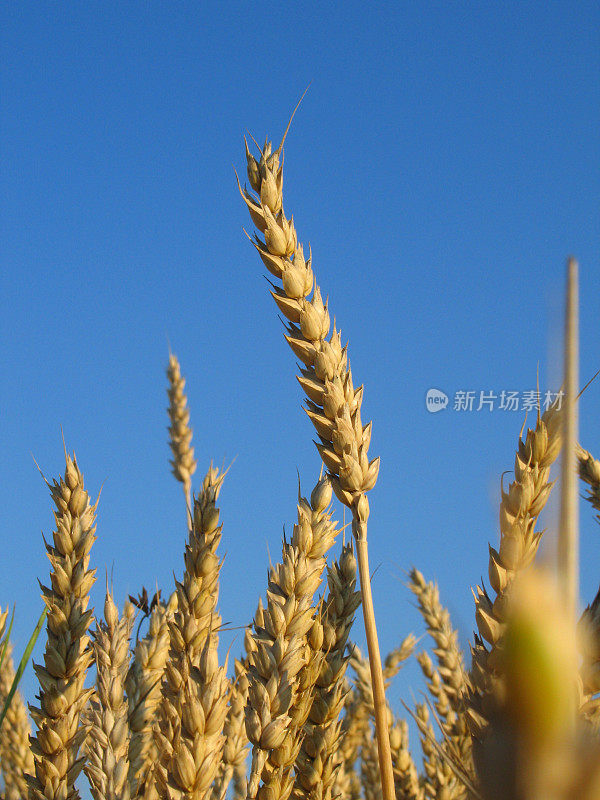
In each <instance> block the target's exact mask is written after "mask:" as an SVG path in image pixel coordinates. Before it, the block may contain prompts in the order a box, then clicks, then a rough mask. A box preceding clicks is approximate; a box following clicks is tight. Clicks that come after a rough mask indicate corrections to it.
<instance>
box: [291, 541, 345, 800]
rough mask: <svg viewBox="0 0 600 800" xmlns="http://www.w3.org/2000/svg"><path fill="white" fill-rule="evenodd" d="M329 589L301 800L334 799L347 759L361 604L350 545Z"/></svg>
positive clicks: (298, 783)
mask: <svg viewBox="0 0 600 800" xmlns="http://www.w3.org/2000/svg"><path fill="white" fill-rule="evenodd" d="M327 572H328V575H327V581H328V585H329V591H328V594H327V596H326V598H325V601H324V605H323V609H322V628H323V641H322V643H321V651H322V654H323V658H322V666H321V670H320V673H319V676H318V678H317V682H316V687H315V692H314V695H313V700H312V705H311V709H310V713H309V716H308V720H307V721H306V723H305V724H304V737H303V739H302V745H301V748H300V753H299V755H298V758H297V759H296V778H295V782H294V789H293V792H292V796H293V797H294V798H295V799H296V800H303V798H311V800H331V797H332V796H334V794H333V792H334V783H335V778H336V774H337V772H338V770H339V768H340V766H341V764H342V756H341V753H339V752H338V745H339V741H340V732H341V719H340V712H341V711H342V708H343V706H344V699H345V694H346V687H345V684H346V680H345V676H346V663H347V657H346V656H345V650H346V644H347V642H348V636H349V634H350V629H351V627H352V622H353V620H354V613H355V611H356V609H357V608H358V606H359V605H360V592H357V591H356V559H355V557H354V550H353V548H352V546H351V545H346V546H345V547H344V548H343V549H342V553H341V556H340V559H339V561H336V562H334V563H333V565H332V567H330V568H328V570H327Z"/></svg>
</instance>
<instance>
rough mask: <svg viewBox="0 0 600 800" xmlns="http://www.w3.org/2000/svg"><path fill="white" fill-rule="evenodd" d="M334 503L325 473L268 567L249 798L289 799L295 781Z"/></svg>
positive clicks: (249, 721)
mask: <svg viewBox="0 0 600 800" xmlns="http://www.w3.org/2000/svg"><path fill="white" fill-rule="evenodd" d="M330 502H331V483H330V482H329V480H328V479H326V478H323V479H321V480H320V481H319V483H318V484H317V485H316V486H315V489H314V490H313V492H312V494H311V499H310V502H309V501H308V500H306V499H304V498H302V497H299V500H298V506H297V510H298V522H297V524H296V525H294V530H293V535H292V539H291V542H289V543H288V542H285V541H284V545H283V553H282V561H281V563H279V564H278V565H277V566H275V567H272V568H271V570H270V574H269V584H268V590H267V607H266V608H265V609H263V608H262V607H260V608H259V612H258V614H257V616H256V617H255V621H254V634H253V636H252V639H253V642H252V643H249V646H248V648H247V649H248V651H249V652H248V662H249V670H248V677H249V681H250V686H249V693H248V698H249V702H248V704H247V706H246V733H247V735H248V739H249V740H250V742H251V744H252V764H251V769H250V777H249V781H248V790H247V796H248V798H255V797H257V798H258V800H267V798H268V799H269V800H286V798H287V797H289V795H290V792H291V791H292V788H293V775H292V769H293V766H294V762H295V761H296V758H297V756H298V753H299V751H300V744H301V738H302V726H303V725H304V723H305V722H306V718H307V716H308V714H309V712H310V709H311V705H312V692H313V688H314V684H315V682H316V680H317V678H318V675H319V672H320V667H321V660H322V659H321V657H320V652H321V644H322V641H323V627H322V625H321V623H320V621H319V619H318V617H317V616H316V615H315V609H314V608H313V605H312V602H313V595H314V594H315V592H316V590H317V588H318V587H319V584H320V581H321V574H322V572H323V569H324V566H325V558H324V556H325V553H326V552H327V550H328V549H329V548H330V547H331V545H332V544H333V541H334V539H335V535H336V533H337V530H336V527H335V523H334V522H333V521H332V520H331V512H330V510H329V504H330ZM261 782H262V783H261Z"/></svg>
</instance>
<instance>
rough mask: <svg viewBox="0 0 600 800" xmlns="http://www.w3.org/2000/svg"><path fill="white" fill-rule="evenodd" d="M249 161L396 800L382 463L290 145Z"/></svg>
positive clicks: (255, 215) (388, 789)
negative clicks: (376, 563) (345, 524)
mask: <svg viewBox="0 0 600 800" xmlns="http://www.w3.org/2000/svg"><path fill="white" fill-rule="evenodd" d="M290 122H291V120H290ZM288 128H289V126H288ZM286 133H287V132H286ZM283 139H285V135H284V137H283ZM280 159H281V162H280ZM246 160H247V172H248V178H249V181H250V185H251V187H252V189H253V190H254V191H255V192H256V194H257V198H254V197H253V196H252V195H251V194H250V193H249V192H248V191H246V190H245V189H242V187H241V186H240V187H239V188H240V193H241V195H242V197H243V199H244V201H245V203H246V205H247V207H248V211H249V213H250V216H251V218H252V221H253V222H254V224H255V225H256V227H257V228H258V230H259V231H260V232H261V233H262V234H264V241H263V240H262V239H260V238H259V237H258V236H256V237H255V239H254V240H253V244H254V246H255V247H256V249H257V250H258V253H259V255H260V257H261V259H262V260H263V263H264V264H265V266H266V267H267V269H268V270H269V271H270V272H271V273H272V274H273V275H275V277H277V278H279V279H280V280H281V288H278V287H274V289H273V291H272V293H271V294H272V296H273V299H274V300H275V302H276V303H277V306H278V308H279V309H280V311H281V312H282V313H283V314H284V316H285V317H286V318H287V319H288V328H287V335H286V339H287V341H288V343H289V345H290V347H291V348H292V350H293V352H294V354H295V355H296V356H297V357H298V358H299V359H300V360H301V361H302V362H303V364H304V366H305V369H303V370H302V374H301V376H299V378H298V380H299V381H300V384H301V386H302V388H303V389H304V391H305V393H306V396H307V400H306V413H307V414H308V416H309V418H310V419H311V421H312V422H313V424H314V426H315V429H316V431H317V434H318V436H319V439H320V442H317V443H316V446H317V449H318V450H319V453H320V455H321V458H322V459H323V462H324V463H325V465H326V467H327V469H328V470H329V475H330V478H331V481H332V485H333V488H334V491H335V493H336V495H337V497H338V498H339V499H340V500H341V502H343V503H344V504H345V505H347V506H348V508H350V509H351V510H352V530H353V534H354V536H355V539H356V543H357V557H358V566H359V573H360V585H361V593H362V607H363V615H364V621H365V629H366V635H367V645H368V649H369V662H370V667H371V672H372V680H373V691H374V699H375V723H376V731H377V743H378V753H379V762H380V771H381V775H382V783H383V797H384V800H394V779H393V771H392V764H391V753H390V745H389V737H388V733H387V722H386V712H385V692H384V685H383V675H382V668H381V656H380V653H379V643H378V639H377V628H376V625H375V614H374V611H373V598H372V595H371V583H370V573H369V559H368V549H367V520H368V517H369V502H368V500H367V495H366V493H367V492H368V491H369V490H370V489H372V488H373V486H374V485H375V482H376V481H377V475H378V472H379V458H375V459H372V460H371V461H369V457H368V448H369V443H370V439H371V423H369V424H368V425H365V426H363V424H362V421H361V416H360V408H361V404H362V387H360V388H358V389H356V390H355V389H354V385H353V382H352V374H351V372H350V369H349V368H348V366H347V358H346V348H345V347H342V344H341V335H340V333H339V332H338V331H337V330H336V328H335V325H334V328H333V332H332V333H331V335H330V336H329V339H328V338H327V336H328V334H329V328H330V318H329V311H328V308H327V304H326V303H323V299H322V296H321V291H320V289H319V287H318V286H317V285H316V284H315V285H314V291H313V293H312V298H311V299H310V300H309V299H308V297H309V295H310V293H311V291H312V290H313V283H314V281H313V273H312V268H311V258H309V259H308V261H307V260H306V259H305V258H304V251H303V248H302V245H301V244H298V239H297V235H296V231H295V228H294V222H293V217H292V218H290V219H287V217H286V216H285V214H284V211H283V194H282V188H283V140H282V142H281V144H280V146H279V148H278V149H277V150H276V151H274V152H273V151H272V145H271V144H270V143H269V142H266V143H265V145H264V147H263V149H262V151H261V154H260V160H259V161H257V160H256V159H255V158H254V156H252V155H251V153H250V151H249V150H248V145H247V144H246ZM238 185H239V181H238Z"/></svg>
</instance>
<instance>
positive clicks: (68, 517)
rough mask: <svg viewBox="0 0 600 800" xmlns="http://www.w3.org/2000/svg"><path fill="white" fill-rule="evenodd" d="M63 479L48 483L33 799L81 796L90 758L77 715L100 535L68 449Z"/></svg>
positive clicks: (84, 695)
mask: <svg viewBox="0 0 600 800" xmlns="http://www.w3.org/2000/svg"><path fill="white" fill-rule="evenodd" d="M65 459H66V468H65V474H64V478H61V479H60V480H59V481H56V480H55V481H53V483H52V484H49V483H48V484H47V485H48V487H49V489H50V493H51V495H52V499H53V500H54V503H55V505H56V511H55V512H54V517H55V521H56V530H55V531H54V533H53V540H54V544H53V545H50V544H46V551H47V554H48V558H49V560H50V564H51V567H52V569H51V572H50V581H51V585H50V586H49V587H48V586H42V598H43V600H44V603H45V604H46V608H47V610H48V616H47V642H46V648H45V651H44V665H43V666H42V665H40V664H34V669H35V672H36V675H37V677H38V679H39V681H40V694H39V701H40V706H39V707H33V706H30V711H31V715H32V717H33V721H34V723H35V725H36V728H37V732H36V733H35V735H33V736H32V738H31V747H32V752H33V756H34V760H35V774H33V775H28V776H27V781H28V784H29V798H30V800H59V799H60V800H76V798H79V792H78V790H77V788H76V787H75V781H76V779H77V777H78V775H79V773H80V771H81V769H82V768H83V765H84V761H85V758H84V757H80V756H79V748H80V746H81V744H82V743H83V740H84V738H85V736H86V729H85V728H84V727H80V726H79V718H80V714H81V712H82V710H83V708H84V706H85V704H86V702H87V701H88V699H89V698H90V696H91V695H92V694H93V691H94V690H93V689H85V688H84V682H85V677H86V673H87V669H88V667H89V666H90V663H91V661H92V652H91V648H90V646H89V637H88V635H87V630H88V628H89V626H90V623H91V621H92V616H93V611H92V610H91V609H88V608H87V606H88V602H89V591H90V589H91V587H92V584H93V583H94V571H92V570H90V569H89V561H90V550H91V547H92V544H93V543H94V540H95V536H94V533H95V530H96V527H95V516H96V505H97V503H96V505H94V506H92V505H90V502H89V496H88V493H87V491H86V490H85V488H84V485H83V475H82V474H81V472H80V470H79V467H78V465H77V461H76V460H75V457H73V458H71V457H70V456H68V455H67V454H66V452H65Z"/></svg>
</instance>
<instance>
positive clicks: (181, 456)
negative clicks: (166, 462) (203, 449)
mask: <svg viewBox="0 0 600 800" xmlns="http://www.w3.org/2000/svg"><path fill="white" fill-rule="evenodd" d="M167 379H168V382H169V385H168V388H167V395H168V397H169V407H168V409H167V412H168V414H169V420H170V423H171V424H170V426H169V446H170V448H171V451H172V453H173V458H172V460H171V467H172V468H173V475H174V476H175V478H176V479H177V480H178V481H180V482H181V483H182V484H183V491H184V494H185V499H186V504H187V506H188V508H189V507H190V505H191V493H192V475H193V474H194V472H195V471H196V466H197V463H198V462H197V461H196V460H195V459H194V448H193V447H192V429H191V428H190V411H189V409H188V407H187V397H186V395H185V392H184V389H185V378H183V377H182V375H181V367H180V365H179V361H178V359H177V356H176V355H174V354H173V353H171V354H170V355H169V365H168V367H167Z"/></svg>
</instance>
